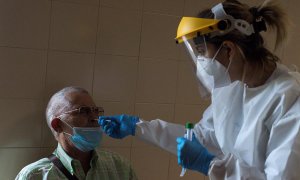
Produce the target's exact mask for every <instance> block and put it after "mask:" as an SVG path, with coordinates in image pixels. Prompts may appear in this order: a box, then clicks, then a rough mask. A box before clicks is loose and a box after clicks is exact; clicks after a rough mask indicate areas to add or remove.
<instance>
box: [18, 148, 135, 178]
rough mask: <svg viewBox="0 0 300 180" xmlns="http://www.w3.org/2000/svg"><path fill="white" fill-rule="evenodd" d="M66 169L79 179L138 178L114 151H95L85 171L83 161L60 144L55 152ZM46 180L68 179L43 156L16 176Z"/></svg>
mask: <svg viewBox="0 0 300 180" xmlns="http://www.w3.org/2000/svg"><path fill="white" fill-rule="evenodd" d="M53 154H55V155H56V156H57V157H58V158H59V159H60V161H61V162H62V164H63V165H64V166H65V167H66V169H67V170H68V171H69V172H70V173H71V174H75V175H76V177H77V178H78V179H79V180H83V179H85V180H92V179H101V180H137V177H136V175H135V173H134V171H133V169H132V167H131V166H130V164H129V162H128V161H127V160H125V159H124V158H122V157H121V156H119V155H118V154H116V153H113V152H106V151H98V152H96V151H94V153H93V156H92V159H91V162H90V166H91V168H90V169H89V171H88V172H87V174H85V173H84V171H83V168H82V166H81V163H80V162H79V161H78V160H76V159H73V158H71V157H70V156H69V155H67V153H66V152H65V151H64V150H63V148H62V147H61V146H60V145H59V144H58V147H57V148H56V150H55V151H54V152H53ZM25 179H26V180H28V179H30V180H35V179H38V180H41V179H43V180H45V179H55V180H57V179H62V180H64V179H66V180H67V178H66V177H65V175H64V174H63V173H61V172H60V171H59V170H58V169H57V168H56V167H55V166H54V164H53V163H52V162H51V161H50V160H49V159H48V158H43V159H40V160H39V161H36V162H34V163H32V164H29V165H27V166H26V167H24V168H23V169H22V170H21V171H20V172H19V174H18V175H17V177H16V180H25Z"/></svg>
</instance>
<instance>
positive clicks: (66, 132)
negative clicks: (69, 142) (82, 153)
mask: <svg viewBox="0 0 300 180" xmlns="http://www.w3.org/2000/svg"><path fill="white" fill-rule="evenodd" d="M63 133H64V134H66V135H69V136H72V135H71V134H70V133H67V132H63Z"/></svg>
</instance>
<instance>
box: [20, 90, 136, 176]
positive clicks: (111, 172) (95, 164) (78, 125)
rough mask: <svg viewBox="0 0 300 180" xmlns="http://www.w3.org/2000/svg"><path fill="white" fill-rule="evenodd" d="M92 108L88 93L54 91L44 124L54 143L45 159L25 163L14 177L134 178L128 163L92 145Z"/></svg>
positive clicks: (95, 129)
mask: <svg viewBox="0 0 300 180" xmlns="http://www.w3.org/2000/svg"><path fill="white" fill-rule="evenodd" d="M101 114H103V109H102V108H99V107H96V106H95V103H94V101H93V99H92V97H91V96H90V95H89V93H88V92H87V91H86V90H84V89H82V88H78V87H66V88H64V89H62V90H60V91H59V92H57V93H55V94H54V95H53V96H52V97H51V99H50V101H49V103H48V107H47V110H46V117H47V123H48V126H49V128H50V129H51V131H52V133H53V135H54V137H55V139H56V140H57V142H58V146H57V149H56V150H55V151H54V152H53V155H52V156H51V157H50V156H49V157H48V158H43V159H40V160H39V161H37V162H34V163H32V164H29V165H27V166H26V167H24V168H23V169H22V170H21V172H20V173H19V174H18V175H17V177H16V179H79V180H81V179H87V180H88V179H101V180H127V179H128V180H135V179H137V178H136V175H135V173H134V171H133V169H132V168H131V166H130V164H129V163H128V162H127V161H126V160H125V159H123V158H122V157H120V156H119V155H117V154H114V153H111V152H104V151H99V152H96V151H95V148H96V147H97V146H98V145H99V143H100V141H101V137H102V130H101V127H100V126H99V125H98V122H97V120H98V116H99V115H101Z"/></svg>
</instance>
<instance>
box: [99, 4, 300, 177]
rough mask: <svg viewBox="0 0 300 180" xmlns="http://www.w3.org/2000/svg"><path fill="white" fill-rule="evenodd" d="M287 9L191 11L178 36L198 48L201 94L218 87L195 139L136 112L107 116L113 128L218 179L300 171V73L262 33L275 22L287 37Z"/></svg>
mask: <svg viewBox="0 0 300 180" xmlns="http://www.w3.org/2000/svg"><path fill="white" fill-rule="evenodd" d="M285 17H286V16H285V13H284V12H283V11H282V10H281V9H280V7H279V6H277V5H275V4H273V3H272V2H270V1H268V2H267V3H264V4H262V5H261V6H258V7H251V8H250V7H249V6H247V5H246V4H242V3H240V2H238V1H235V0H227V1H225V2H223V3H220V4H217V5H216V6H214V7H213V8H212V9H209V10H204V11H202V12H201V13H200V14H199V16H198V17H197V18H195V17H183V18H182V20H181V22H180V24H179V27H178V31H177V37H176V40H177V42H178V43H179V44H183V45H184V46H185V47H186V48H187V50H188V52H189V53H190V55H191V60H192V62H193V65H194V70H195V75H196V76H197V79H198V80H199V81H198V82H199V88H200V92H201V94H202V95H203V96H205V95H208V94H210V95H211V96H210V97H211V105H210V106H209V107H208V108H207V109H206V111H205V112H204V114H203V117H202V119H201V121H200V122H198V123H197V124H196V125H195V127H194V134H195V136H194V138H193V140H192V141H188V140H187V139H185V138H183V135H184V133H185V128H184V126H183V125H179V124H173V123H169V122H166V121H163V120H160V119H155V120H152V121H144V120H143V119H142V118H140V117H136V116H130V115H116V116H102V117H100V118H99V123H100V124H101V126H102V128H103V129H104V131H105V133H106V134H108V135H109V136H111V137H113V138H124V137H126V136H128V135H132V136H136V137H137V138H139V139H142V140H144V141H147V142H150V143H153V144H155V145H157V146H159V147H161V148H163V149H165V150H167V151H169V152H172V153H173V154H177V156H178V163H179V164H180V165H181V166H183V167H185V168H187V169H191V170H196V171H199V172H201V173H203V174H205V175H208V176H209V178H210V179H234V180H241V179H270V180H276V179H300V171H299V164H300V130H299V128H300V98H299V94H300V84H299V74H298V73H297V72H291V71H290V70H289V69H288V68H287V67H285V66H284V65H282V64H280V63H279V59H278V57H277V56H276V55H274V54H273V53H272V52H270V51H269V50H267V49H266V48H265V47H264V40H263V37H262V36H261V34H260V33H261V32H262V31H267V32H268V31H269V29H273V30H275V31H276V34H277V36H276V47H278V46H279V45H281V43H282V42H283V41H284V40H285V38H286V33H287V31H286V19H285Z"/></svg>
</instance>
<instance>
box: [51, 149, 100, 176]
mask: <svg viewBox="0 0 300 180" xmlns="http://www.w3.org/2000/svg"><path fill="white" fill-rule="evenodd" d="M54 154H55V155H56V156H57V157H58V159H59V160H60V161H61V162H62V164H63V165H64V166H65V167H66V168H67V170H68V171H69V172H70V173H71V174H74V169H73V166H72V163H76V162H78V163H79V164H80V162H79V161H78V160H76V159H73V158H72V157H70V156H69V155H68V154H67V153H66V152H65V150H64V149H63V148H62V146H61V145H60V144H59V143H58V145H57V148H56V150H55V151H54ZM97 161H98V154H97V152H96V151H93V153H92V159H91V162H90V165H91V168H93V167H95V166H96V165H97Z"/></svg>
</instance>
